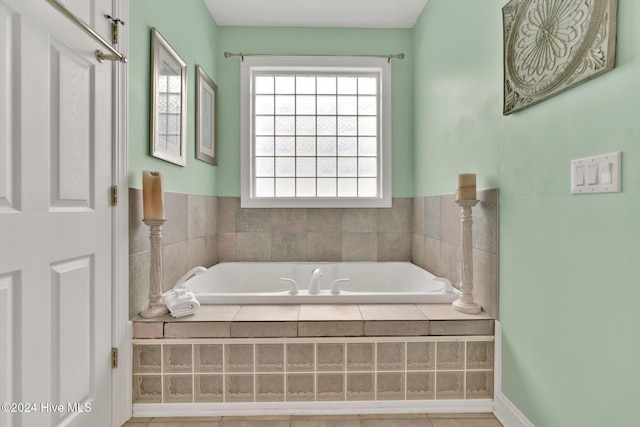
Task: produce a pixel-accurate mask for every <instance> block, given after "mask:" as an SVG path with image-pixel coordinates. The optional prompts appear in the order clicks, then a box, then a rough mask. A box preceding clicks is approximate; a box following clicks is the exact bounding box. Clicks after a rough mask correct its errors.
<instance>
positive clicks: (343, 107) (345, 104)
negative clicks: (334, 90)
mask: <svg viewBox="0 0 640 427" xmlns="http://www.w3.org/2000/svg"><path fill="white" fill-rule="evenodd" d="M338 114H352V115H356V114H358V97H356V96H339V97H338Z"/></svg>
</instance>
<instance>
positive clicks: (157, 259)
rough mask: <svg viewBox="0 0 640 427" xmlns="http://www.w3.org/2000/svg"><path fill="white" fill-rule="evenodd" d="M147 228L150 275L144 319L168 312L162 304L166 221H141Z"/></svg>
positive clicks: (143, 313) (141, 314) (142, 314)
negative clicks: (163, 238)
mask: <svg viewBox="0 0 640 427" xmlns="http://www.w3.org/2000/svg"><path fill="white" fill-rule="evenodd" d="M143 221H144V223H145V224H147V225H148V226H149V240H150V241H151V262H150V269H151V275H150V278H149V306H148V307H147V308H145V309H144V310H143V311H142V312H141V313H140V316H142V317H144V318H145V319H151V318H155V317H160V316H164V315H165V314H167V313H168V312H169V310H168V309H167V307H166V306H165V305H164V304H163V303H162V225H163V224H164V223H165V221H166V219H143Z"/></svg>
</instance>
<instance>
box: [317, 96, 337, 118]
mask: <svg viewBox="0 0 640 427" xmlns="http://www.w3.org/2000/svg"><path fill="white" fill-rule="evenodd" d="M336 111H337V110H336V97H335V96H326V95H325V96H318V114H336Z"/></svg>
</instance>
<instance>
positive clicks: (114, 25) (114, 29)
mask: <svg viewBox="0 0 640 427" xmlns="http://www.w3.org/2000/svg"><path fill="white" fill-rule="evenodd" d="M104 17H105V18H106V19H108V20H109V21H111V43H114V44H117V43H118V24H120V25H124V21H123V20H121V19H119V18H114V17H112V16H111V15H104Z"/></svg>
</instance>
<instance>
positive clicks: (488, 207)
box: [411, 189, 498, 318]
mask: <svg viewBox="0 0 640 427" xmlns="http://www.w3.org/2000/svg"><path fill="white" fill-rule="evenodd" d="M478 199H479V200H480V203H478V204H477V205H476V206H475V207H474V208H473V285H474V288H473V294H474V297H475V299H476V300H477V301H478V302H479V303H480V304H481V305H482V308H483V309H484V310H485V311H486V312H487V313H488V314H489V315H490V316H492V317H494V318H496V316H497V315H498V307H497V305H498V190H497V189H492V190H484V191H479V192H478ZM411 218H412V227H411V228H412V244H411V247H412V248H411V253H412V262H413V263H414V264H416V265H419V266H420V267H422V268H424V269H425V270H428V271H430V272H432V273H433V274H435V275H436V276H440V277H446V278H447V279H449V280H451V282H452V283H453V285H454V286H456V287H459V282H460V207H459V206H458V205H456V203H455V195H453V194H447V195H441V196H431V197H415V198H414V199H413V214H412V217H411Z"/></svg>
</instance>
